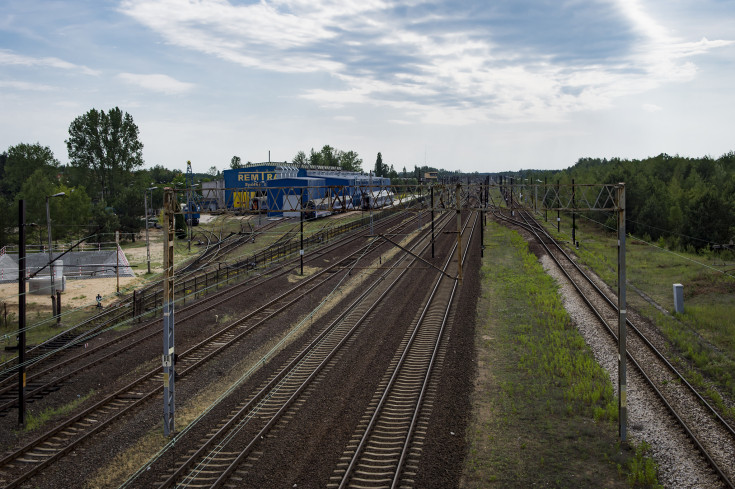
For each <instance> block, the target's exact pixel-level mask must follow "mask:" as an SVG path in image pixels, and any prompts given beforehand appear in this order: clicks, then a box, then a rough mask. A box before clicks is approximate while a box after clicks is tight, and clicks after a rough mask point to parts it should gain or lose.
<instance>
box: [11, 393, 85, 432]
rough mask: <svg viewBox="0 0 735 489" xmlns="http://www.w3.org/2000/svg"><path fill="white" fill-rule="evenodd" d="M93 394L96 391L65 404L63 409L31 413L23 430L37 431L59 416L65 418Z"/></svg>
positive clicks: (49, 409) (48, 409)
mask: <svg viewBox="0 0 735 489" xmlns="http://www.w3.org/2000/svg"><path fill="white" fill-rule="evenodd" d="M93 394H94V390H92V391H90V392H88V393H87V394H85V395H83V396H80V397H78V398H77V399H75V400H73V401H72V402H70V403H67V404H64V405H63V406H61V407H58V408H47V409H44V410H43V411H41V412H40V413H38V414H33V413H30V412H29V413H28V416H26V424H25V426H24V427H23V430H24V431H33V430H35V429H38V428H41V427H42V426H44V425H45V424H46V423H47V422H49V421H50V420H51V419H53V418H55V417H57V416H63V415H65V414H69V413H70V412H71V411H73V410H74V409H75V408H76V407H77V406H79V405H80V404H81V403H83V402H84V401H86V400H87V399H89V398H90V397H91V396H92V395H93Z"/></svg>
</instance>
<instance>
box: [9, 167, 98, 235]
mask: <svg viewBox="0 0 735 489" xmlns="http://www.w3.org/2000/svg"><path fill="white" fill-rule="evenodd" d="M59 192H64V194H65V195H64V197H63V198H55V199H49V209H50V214H51V220H52V234H53V237H54V239H63V238H66V237H69V236H73V235H77V234H79V231H80V229H81V228H82V227H84V226H85V225H86V224H87V221H88V220H89V216H90V208H91V200H90V198H89V196H88V195H87V193H86V192H85V191H84V187H79V188H70V187H67V186H65V185H57V184H55V183H54V181H53V180H52V179H51V178H49V177H48V175H46V174H45V171H44V169H43V168H39V169H37V170H36V171H35V172H33V174H32V175H31V176H30V178H29V179H28V180H27V181H26V182H25V183H24V184H23V186H22V187H21V190H20V192H19V193H18V198H19V199H24V200H25V201H26V222H35V223H36V224H38V225H39V231H40V230H41V229H42V230H43V234H44V235H45V234H46V197H47V196H49V195H53V194H57V193H59Z"/></svg>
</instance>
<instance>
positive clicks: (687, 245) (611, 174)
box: [521, 151, 735, 251]
mask: <svg viewBox="0 0 735 489" xmlns="http://www.w3.org/2000/svg"><path fill="white" fill-rule="evenodd" d="M521 173H522V175H523V176H526V177H527V178H530V179H538V178H540V179H542V180H543V178H544V177H546V178H547V181H548V182H549V183H552V182H553V183H556V182H557V181H559V182H561V183H562V184H569V183H571V181H572V179H574V181H575V183H578V184H580V183H619V182H624V183H625V203H626V231H628V232H629V233H631V234H633V235H635V236H639V237H642V238H643V239H648V240H653V241H658V242H659V243H660V244H662V245H664V246H666V247H668V248H669V249H680V250H683V249H688V250H690V251H699V250H702V249H705V248H708V247H712V246H715V245H723V244H728V245H729V244H731V243H733V241H734V240H735V152H733V151H731V152H729V153H726V154H724V155H722V156H720V157H719V158H712V157H709V156H705V157H702V158H688V157H683V156H678V155H677V156H670V155H668V154H665V153H662V154H660V155H658V156H654V157H650V158H645V159H642V160H637V159H633V160H628V159H620V158H612V159H609V160H608V159H605V158H602V159H600V158H581V159H579V160H578V161H577V163H576V164H575V165H573V166H572V167H570V168H567V169H566V170H562V171H543V172H540V171H524V172H521ZM590 218H593V219H599V215H598V216H595V215H594V214H590ZM615 222H616V221H615V219H614V217H612V216H610V217H609V218H608V219H607V223H606V224H607V225H609V226H610V227H613V228H614V227H615Z"/></svg>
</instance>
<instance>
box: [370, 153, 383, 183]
mask: <svg viewBox="0 0 735 489" xmlns="http://www.w3.org/2000/svg"><path fill="white" fill-rule="evenodd" d="M373 173H374V174H375V176H376V177H384V176H386V175H385V173H386V171H385V164H383V155H382V154H380V153H378V157H377V158H376V160H375V171H374V172H373Z"/></svg>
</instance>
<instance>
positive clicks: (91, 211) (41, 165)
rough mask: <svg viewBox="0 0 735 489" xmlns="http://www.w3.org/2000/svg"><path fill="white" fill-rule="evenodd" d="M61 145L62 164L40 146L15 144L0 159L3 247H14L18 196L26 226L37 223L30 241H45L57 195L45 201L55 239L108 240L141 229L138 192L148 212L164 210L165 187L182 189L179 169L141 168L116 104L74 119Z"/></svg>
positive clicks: (130, 128) (135, 138)
mask: <svg viewBox="0 0 735 489" xmlns="http://www.w3.org/2000/svg"><path fill="white" fill-rule="evenodd" d="M65 142H66V147H67V151H68V156H69V164H68V165H62V164H61V163H60V162H59V160H58V159H57V158H56V157H55V155H54V154H53V152H52V151H51V149H50V148H49V147H48V146H43V145H42V144H41V143H34V144H29V143H19V144H16V145H14V146H10V147H9V148H8V149H7V150H6V151H4V152H3V153H1V154H0V177H2V178H1V179H0V205H1V206H2V208H3V209H4V212H3V213H0V244H1V245H5V244H14V243H16V242H17V226H18V201H19V200H20V199H23V200H24V201H25V203H26V223H28V224H35V225H36V226H35V227H31V228H29V231H28V233H27V234H28V240H29V243H34V242H36V240H38V243H39V244H44V243H47V242H48V240H47V236H46V199H47V197H48V196H51V195H54V194H58V193H62V192H63V194H64V195H63V196H62V197H60V198H51V199H49V210H50V215H51V219H52V235H53V238H54V239H58V240H71V239H81V238H83V237H87V238H88V241H113V240H114V233H115V231H121V233H122V234H123V236H124V237H125V236H127V237H129V236H132V237H133V239H134V236H135V235H136V234H137V233H138V232H139V231H140V230H141V229H142V227H143V226H144V221H142V220H141V217H142V216H144V215H145V210H144V208H143V202H144V198H143V194H144V192H148V196H149V200H152V202H149V208H155V207H160V206H161V205H162V201H163V190H162V189H163V186H164V185H168V186H171V185H177V184H178V185H180V186H184V185H185V178H184V175H183V174H182V172H180V171H171V170H168V169H166V168H164V167H163V166H160V165H156V166H154V167H152V168H150V169H147V170H145V169H142V166H143V164H144V161H143V157H142V151H143V143H142V142H141V141H140V139H139V129H138V126H137V125H136V124H135V122H134V121H133V118H132V116H131V115H130V114H128V113H126V112H123V111H122V110H120V109H119V108H118V107H115V108H113V109H110V110H109V111H107V112H105V111H104V110H96V109H92V110H90V111H89V112H87V113H85V114H83V115H81V116H79V117H77V118H75V119H74V120H73V121H72V122H71V124H70V125H69V138H68V139H67V140H66V141H65ZM156 186H158V187H159V188H158V189H153V190H148V189H150V188H151V187H156Z"/></svg>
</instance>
